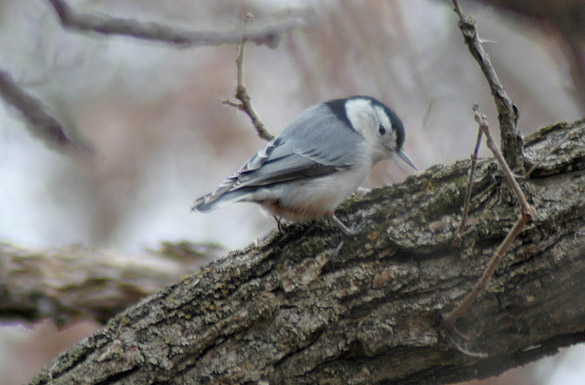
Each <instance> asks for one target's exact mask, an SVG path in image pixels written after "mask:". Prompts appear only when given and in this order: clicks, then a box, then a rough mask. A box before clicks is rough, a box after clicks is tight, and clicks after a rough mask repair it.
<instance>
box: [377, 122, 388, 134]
mask: <svg viewBox="0 0 585 385" xmlns="http://www.w3.org/2000/svg"><path fill="white" fill-rule="evenodd" d="M378 132H379V133H380V135H384V134H385V133H386V129H385V128H384V126H382V125H381V124H380V127H378Z"/></svg>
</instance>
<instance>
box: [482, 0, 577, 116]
mask: <svg viewBox="0 0 585 385" xmlns="http://www.w3.org/2000/svg"><path fill="white" fill-rule="evenodd" d="M476 1H478V2H480V3H482V4H485V5H487V6H489V7H491V8H498V9H501V10H504V11H505V12H507V13H511V14H514V15H520V16H522V20H527V19H530V21H532V22H533V24H534V26H535V27H536V28H537V29H539V30H541V31H544V33H546V34H547V35H549V36H550V35H552V36H553V37H555V36H554V32H555V31H556V34H557V36H556V39H557V40H559V41H560V43H561V44H560V48H561V49H562V50H563V51H564V52H565V56H566V59H567V61H568V64H569V66H570V72H571V77H572V78H573V84H572V86H574V87H575V89H576V91H577V92H578V95H577V96H578V98H579V102H580V103H581V109H582V110H583V111H585V2H583V1H582V0H565V1H558V0H539V1H533V0H476ZM516 19H518V18H516ZM543 26H544V27H543ZM554 56H556V55H554ZM565 64H566V63H565V62H562V63H561V65H562V66H564V65H565Z"/></svg>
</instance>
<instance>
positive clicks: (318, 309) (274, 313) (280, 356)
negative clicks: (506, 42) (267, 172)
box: [32, 122, 585, 384]
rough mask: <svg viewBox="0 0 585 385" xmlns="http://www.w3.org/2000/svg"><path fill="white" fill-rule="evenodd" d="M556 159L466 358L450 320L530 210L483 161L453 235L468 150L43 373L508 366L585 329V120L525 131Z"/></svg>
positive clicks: (130, 375)
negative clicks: (450, 334) (354, 229)
mask: <svg viewBox="0 0 585 385" xmlns="http://www.w3.org/2000/svg"><path fill="white" fill-rule="evenodd" d="M567 132H574V133H575V134H574V135H571V136H570V137H569V140H567V142H566V145H565V146H563V148H562V149H561V150H559V151H557V152H556V153H555V155H554V156H549V157H548V158H546V160H545V161H543V162H542V163H541V164H540V165H539V167H538V168H537V169H536V170H535V171H534V172H533V174H532V178H531V179H530V180H525V181H522V183H521V187H522V190H523V191H524V192H525V193H526V194H527V195H528V197H529V201H530V202H531V203H532V204H533V205H534V206H535V207H536V208H537V209H538V215H537V216H536V217H535V218H534V219H533V220H532V221H531V222H529V223H528V224H527V226H526V227H525V230H524V231H522V233H521V234H519V235H518V238H517V240H516V241H515V242H513V243H512V245H511V246H510V253H509V255H510V257H507V258H504V260H503V261H502V263H501V265H500V267H499V268H498V269H497V271H496V273H495V275H494V277H493V279H492V281H491V284H490V285H489V286H488V287H487V288H486V293H485V294H484V295H483V296H482V297H481V298H479V299H478V301H476V302H475V303H474V305H473V306H472V308H471V311H470V312H468V313H466V317H465V320H466V321H467V322H468V323H469V324H475V325H480V326H481V328H480V331H479V332H478V333H476V334H475V335H474V338H473V339H472V340H470V341H468V344H469V348H470V349H472V350H473V351H481V352H484V353H485V357H483V358H480V357H471V356H467V355H464V354H460V353H459V352H458V351H457V350H456V349H454V348H453V347H452V345H451V344H450V342H449V341H448V339H447V338H445V332H444V329H443V328H442V326H441V325H442V323H441V319H442V317H443V315H444V314H446V313H447V312H448V311H449V310H450V308H452V307H453V306H454V304H455V303H457V302H458V301H459V300H460V299H461V298H462V297H463V296H464V295H465V294H466V293H467V292H469V290H470V288H471V287H472V286H473V285H474V284H475V283H476V281H477V279H478V275H479V274H478V272H481V271H483V266H485V265H486V264H487V261H488V260H489V258H490V257H491V256H492V255H493V254H494V252H495V250H496V248H497V247H498V246H499V245H500V244H501V241H502V239H503V238H504V237H505V236H506V233H507V230H505V229H509V228H510V226H511V225H512V224H513V223H514V222H516V220H517V211H516V205H517V203H516V198H515V197H514V194H513V192H512V191H511V189H510V188H509V186H508V184H507V182H505V180H504V178H502V177H501V176H499V175H500V174H499V173H496V172H495V170H498V166H497V164H496V162H495V161H494V159H493V158H492V159H484V160H479V161H478V162H477V167H476V169H477V180H476V183H475V188H474V191H473V198H472V200H471V204H470V210H469V224H470V226H471V227H470V229H469V230H468V231H466V232H465V233H464V234H463V236H462V242H461V247H457V246H453V245H452V242H451V240H452V239H453V236H454V233H455V232H456V231H457V226H456V220H455V218H456V217H457V215H458V214H459V212H460V209H461V205H462V204H463V200H464V197H465V189H466V175H467V170H468V169H469V162H470V161H469V160H468V161H462V162H458V163H456V164H454V165H452V166H448V167H447V166H442V165H441V166H436V167H433V168H430V169H429V170H427V171H426V172H425V173H423V174H421V175H419V176H416V177H410V178H408V179H407V180H406V182H404V183H402V184H398V185H393V186H390V187H386V188H383V189H377V190H374V191H372V192H371V193H370V194H368V195H366V196H364V197H363V198H360V199H354V200H352V201H350V202H349V203H348V204H345V205H344V206H343V207H342V208H341V209H340V210H339V212H340V214H341V215H345V216H347V217H349V219H351V220H352V221H357V220H360V219H362V220H363V217H364V216H367V217H368V220H369V223H370V224H371V225H370V226H369V227H368V228H367V229H366V230H364V231H363V232H362V233H360V234H359V235H357V236H354V237H349V238H345V237H340V234H339V232H338V231H337V229H336V228H334V227H332V226H331V225H330V224H328V222H327V221H317V222H313V223H306V224H299V225H291V226H290V227H288V229H287V231H286V232H285V233H283V234H278V233H274V234H273V235H272V236H270V237H269V238H267V239H266V240H265V241H263V242H261V243H260V244H259V245H258V246H257V247H250V248H248V249H247V250H244V251H240V252H235V253H232V254H231V255H229V256H228V257H226V258H224V259H222V260H219V261H217V262H213V263H211V264H210V265H208V266H206V267H205V268H203V269H202V270H201V272H199V273H197V274H193V275H191V276H188V277H186V278H184V279H183V280H181V281H180V282H177V283H175V284H174V285H172V286H169V287H167V288H166V289H164V290H162V291H160V292H158V293H156V294H155V295H153V296H151V297H149V298H147V299H144V300H143V301H141V302H140V303H139V304H137V305H136V306H133V307H131V308H129V309H128V310H126V311H124V312H123V313H121V314H119V315H118V316H116V317H114V318H113V319H111V320H110V321H109V322H108V324H107V325H106V327H105V328H104V329H102V330H100V331H98V332H97V333H96V334H95V335H93V336H92V337H90V338H88V339H86V340H84V341H82V342H81V343H79V344H78V345H76V346H75V347H74V348H73V349H71V350H69V351H68V352H65V353H63V354H62V355H60V356H59V357H57V358H56V359H55V361H54V362H53V363H52V364H50V365H49V366H47V367H46V368H45V369H43V371H42V372H41V373H40V374H39V375H38V376H37V377H36V378H35V379H34V380H33V381H32V384H46V383H51V384H70V383H80V382H83V383H84V384H98V383H99V384H106V383H107V384H122V383H124V384H149V383H169V384H178V383H225V384H251V383H258V381H260V380H263V381H265V382H267V383H270V384H285V383H295V384H315V383H325V382H326V383H330V384H343V383H355V384H387V383H403V384H415V383H416V384H431V383H432V384H437V383H452V382H457V381H462V380H465V379H470V378H483V377H486V376H490V375H494V374H498V373H500V372H502V371H504V370H506V369H507V368H509V367H512V366H516V365H521V364H524V363H526V362H529V361H531V360H534V359H536V358H539V357H542V356H543V355H546V354H551V353H553V352H555V351H556V350H557V349H558V348H559V347H562V346H566V345H569V344H572V343H576V342H580V341H583V340H584V339H585V332H584V326H583V319H585V293H584V292H583V289H582V288H583V286H584V285H585V222H584V221H583V218H584V217H585V194H583V191H584V189H585V122H578V123H576V124H573V125H557V126H555V127H548V128H546V129H544V130H543V131H541V132H540V133H538V134H536V135H533V136H532V137H531V138H529V139H528V140H527V146H526V150H525V151H526V156H527V157H528V158H530V159H541V158H542V155H543V154H546V153H547V152H548V151H549V150H550V149H551V148H553V147H554V146H555V144H556V143H557V142H558V141H559V140H561V139H562V138H565V137H566V136H565V135H566V133H567Z"/></svg>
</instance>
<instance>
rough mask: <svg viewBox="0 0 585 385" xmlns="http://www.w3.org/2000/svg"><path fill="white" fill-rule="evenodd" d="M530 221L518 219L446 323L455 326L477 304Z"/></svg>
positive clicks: (527, 217) (526, 217)
mask: <svg viewBox="0 0 585 385" xmlns="http://www.w3.org/2000/svg"><path fill="white" fill-rule="evenodd" d="M529 220H530V217H529V216H524V215H523V216H521V217H520V218H518V221H517V222H516V223H515V224H514V227H512V230H510V232H509V233H508V235H507V236H506V238H505V239H504V241H503V242H502V244H501V245H500V246H499V247H498V250H496V253H495V254H494V256H493V257H492V259H491V260H490V261H489V263H488V265H487V267H486V269H485V271H484V272H483V275H482V276H481V278H480V279H479V280H478V281H477V283H476V284H475V286H474V287H473V290H471V291H470V292H469V294H467V296H466V297H465V299H464V300H463V301H462V302H461V303H460V304H459V305H457V307H456V308H455V309H453V310H452V311H451V312H450V313H449V314H447V316H446V317H445V322H446V323H447V324H453V323H454V322H455V321H456V320H457V319H458V318H459V317H461V316H462V315H463V314H464V313H465V312H466V311H467V310H468V309H469V307H470V306H471V305H472V304H473V302H475V300H476V299H477V297H479V295H480V294H481V293H482V292H483V291H484V290H485V288H486V287H487V285H488V283H490V280H491V278H492V276H493V275H494V271H496V267H498V265H499V264H500V262H501V261H502V258H503V257H504V254H505V253H506V251H508V249H509V248H510V245H512V242H513V241H514V239H516V237H517V236H518V234H520V231H522V228H523V227H524V225H525V224H526V223H528V221H529Z"/></svg>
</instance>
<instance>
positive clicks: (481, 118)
mask: <svg viewBox="0 0 585 385" xmlns="http://www.w3.org/2000/svg"><path fill="white" fill-rule="evenodd" d="M473 111H474V113H475V121H476V122H477V123H478V124H479V128H480V129H481V130H482V131H483V133H484V135H485V136H486V143H487V146H488V147H489V149H490V150H492V152H493V153H494V156H495V157H496V159H497V161H498V163H499V165H500V167H501V169H502V171H503V172H504V175H505V176H506V179H507V180H508V183H510V186H512V189H513V190H514V194H516V198H518V203H520V210H521V212H522V215H526V216H530V217H532V216H534V215H536V210H535V209H534V207H532V206H531V205H530V204H529V203H528V202H527V201H526V198H525V197H524V193H523V192H522V189H521V188H520V185H519V184H518V182H516V178H514V175H513V174H512V171H511V170H510V168H509V167H508V164H507V163H506V161H505V160H504V157H503V156H502V153H501V152H500V150H498V146H496V142H495V141H494V138H493V136H492V134H491V132H490V129H489V125H488V122H487V119H486V116H485V115H483V114H480V112H479V106H478V105H477V104H476V105H474V106H473Z"/></svg>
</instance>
